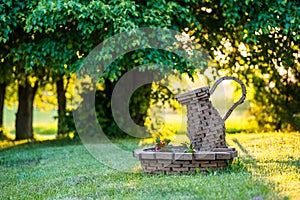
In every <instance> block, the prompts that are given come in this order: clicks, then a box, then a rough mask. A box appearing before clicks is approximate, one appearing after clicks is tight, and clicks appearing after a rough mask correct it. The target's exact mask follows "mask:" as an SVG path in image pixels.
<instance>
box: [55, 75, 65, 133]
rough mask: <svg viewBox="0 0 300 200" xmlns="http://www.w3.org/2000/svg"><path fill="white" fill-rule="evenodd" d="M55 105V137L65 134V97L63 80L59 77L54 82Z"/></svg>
mask: <svg viewBox="0 0 300 200" xmlns="http://www.w3.org/2000/svg"><path fill="white" fill-rule="evenodd" d="M56 92H57V104H58V111H57V112H58V123H57V135H61V134H64V133H65V131H66V130H65V119H66V117H65V115H66V95H65V89H64V79H63V77H61V78H60V79H59V80H58V81H56Z"/></svg>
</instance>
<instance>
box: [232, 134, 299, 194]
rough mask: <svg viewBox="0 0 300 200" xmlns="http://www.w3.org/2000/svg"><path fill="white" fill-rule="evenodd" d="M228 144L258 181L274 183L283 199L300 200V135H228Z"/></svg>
mask: <svg viewBox="0 0 300 200" xmlns="http://www.w3.org/2000/svg"><path fill="white" fill-rule="evenodd" d="M227 142H228V144H229V145H232V146H236V147H237V149H238V151H239V155H240V156H241V157H243V158H244V160H245V163H246V164H247V169H248V170H249V171H250V172H251V173H252V174H253V175H254V176H255V177H258V178H259V179H265V180H267V181H269V182H272V183H274V184H275V188H276V190H277V191H279V192H280V194H281V195H282V196H289V197H291V198H293V199H297V198H299V194H300V187H299V185H300V149H299V147H300V133H274V132H271V133H256V134H237V135H230V134H229V135H227Z"/></svg>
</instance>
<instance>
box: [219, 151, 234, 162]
mask: <svg viewBox="0 0 300 200" xmlns="http://www.w3.org/2000/svg"><path fill="white" fill-rule="evenodd" d="M216 158H217V159H218V160H226V159H230V158H231V156H230V153H227V152H216Z"/></svg>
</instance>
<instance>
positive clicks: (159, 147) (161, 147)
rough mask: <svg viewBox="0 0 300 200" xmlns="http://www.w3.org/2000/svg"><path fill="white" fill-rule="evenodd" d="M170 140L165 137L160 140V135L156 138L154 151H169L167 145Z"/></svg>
mask: <svg viewBox="0 0 300 200" xmlns="http://www.w3.org/2000/svg"><path fill="white" fill-rule="evenodd" d="M170 142H171V140H170V139H167V138H165V139H164V140H161V139H160V137H157V138H156V145H155V151H170V149H169V147H168V145H169V143H170Z"/></svg>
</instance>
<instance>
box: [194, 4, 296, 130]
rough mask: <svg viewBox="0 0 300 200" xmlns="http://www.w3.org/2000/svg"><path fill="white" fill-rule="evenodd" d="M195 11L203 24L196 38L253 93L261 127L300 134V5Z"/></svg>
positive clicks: (213, 6) (197, 8)
mask: <svg viewBox="0 0 300 200" xmlns="http://www.w3.org/2000/svg"><path fill="white" fill-rule="evenodd" d="M204 6H205V7H204ZM193 8H194V12H195V14H196V16H197V19H198V20H199V22H200V23H202V29H201V30H199V31H197V32H196V33H195V34H194V35H195V36H196V37H199V40H200V43H201V44H203V46H204V47H205V48H206V49H211V51H210V55H211V56H212V57H214V58H216V61H217V64H218V65H219V67H220V69H222V70H224V71H225V72H226V73H227V74H230V75H235V76H238V77H240V78H241V79H243V80H244V81H246V83H247V84H248V86H249V88H251V89H253V91H254V92H253V94H252V96H251V97H250V98H251V100H253V101H252V105H251V106H252V108H251V109H252V113H253V114H254V115H255V116H256V117H257V119H258V121H259V126H260V127H262V128H264V129H276V130H279V129H283V130H287V129H294V130H299V113H300V110H299V109H300V106H299V102H300V101H299V100H300V99H299V98H300V96H299V92H300V91H299V88H300V87H299V79H300V74H299V71H300V70H299V45H298V44H299V39H300V35H299V30H300V26H299V24H300V19H299V17H298V16H299V14H300V3H299V1H282V0H278V1H271V0H269V1H263V2H261V1H254V0H253V1H252V0H246V1H235V0H228V1H220V3H217V1H213V0H212V1H205V3H204V4H202V5H199V6H195V7H193ZM258 11H259V12H258ZM212 24H213V25H212ZM222 56H224V57H222Z"/></svg>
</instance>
